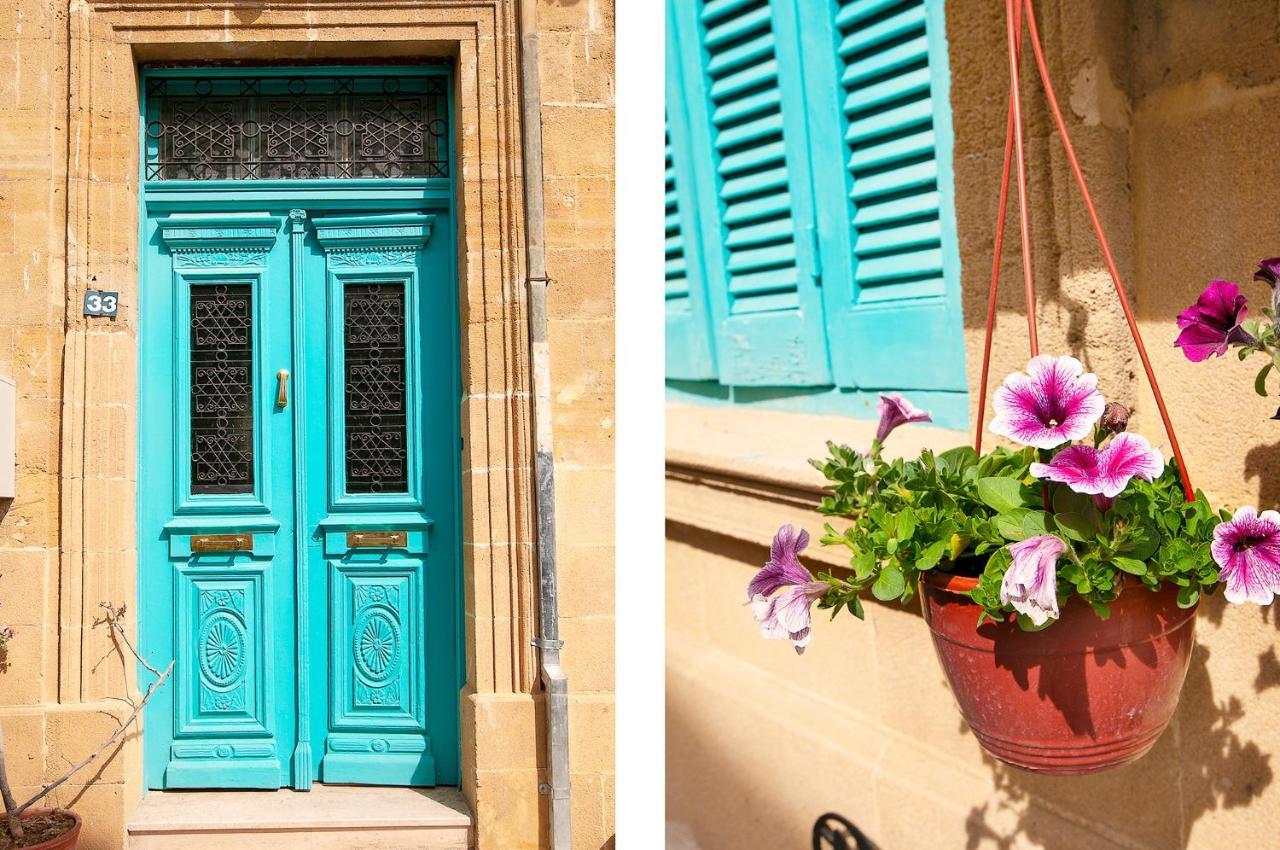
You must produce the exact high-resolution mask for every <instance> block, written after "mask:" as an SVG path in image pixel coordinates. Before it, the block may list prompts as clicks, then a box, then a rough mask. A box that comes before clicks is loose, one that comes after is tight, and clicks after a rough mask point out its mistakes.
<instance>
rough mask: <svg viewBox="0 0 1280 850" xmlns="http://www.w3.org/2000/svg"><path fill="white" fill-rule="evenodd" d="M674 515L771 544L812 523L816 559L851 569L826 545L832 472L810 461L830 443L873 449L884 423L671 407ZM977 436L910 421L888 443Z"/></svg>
mask: <svg viewBox="0 0 1280 850" xmlns="http://www.w3.org/2000/svg"><path fill="white" fill-rule="evenodd" d="M666 420H667V422H666V426H667V434H666V440H667V449H666V460H667V470H666V474H667V487H666V516H667V520H668V521H671V522H677V523H682V524H685V525H690V526H693V527H695V528H701V529H705V530H707V531H711V532H714V533H717V534H724V535H728V536H730V537H733V538H735V539H738V540H742V541H744V542H747V543H752V544H758V545H760V546H764V547H767V546H768V545H769V541H770V540H771V539H772V537H773V533H774V531H776V530H777V528H778V526H779V525H782V524H783V523H788V522H789V523H792V524H793V525H797V526H799V527H802V528H806V529H808V530H809V532H810V534H811V535H813V536H814V538H815V545H813V546H812V548H811V549H809V550H808V551H807V552H806V555H807V556H809V557H811V558H813V559H814V560H817V561H820V562H822V563H824V564H827V565H831V566H845V565H846V563H847V557H846V556H843V555H842V554H841V550H837V549H823V547H820V546H817V545H816V538H817V537H818V536H819V535H820V532H821V529H822V523H823V522H824V520H825V518H824V517H823V516H822V515H821V514H819V513H818V512H817V504H818V501H819V500H820V499H821V498H822V494H823V492H824V490H825V485H826V479H824V478H823V477H822V475H821V473H819V472H818V471H817V470H816V469H814V468H813V467H812V466H810V465H809V463H808V458H811V457H822V456H823V455H825V454H826V441H827V440H834V441H836V442H838V443H846V444H848V445H851V446H854V447H855V448H856V447H862V446H869V445H870V444H871V439H872V437H874V436H875V431H876V422H875V421H873V420H868V419H850V418H847V417H842V416H813V415H807V414H802V413H786V412H779V411H772V410H756V409H751V408H743V407H730V406H727V405H726V406H713V405H707V406H700V405H697V406H695V405H682V404H668V405H667V409H666ZM970 438H971V435H970V434H968V433H966V432H963V431H952V430H948V429H945V428H933V427H928V426H915V425H908V426H903V427H902V428H900V429H898V430H897V431H895V432H894V434H893V437H892V438H891V439H890V440H887V441H886V443H887V445H886V447H885V454H886V456H891V457H899V456H903V457H912V456H915V455H916V454H918V453H919V452H920V451H921V449H925V448H930V449H934V450H935V451H943V450H945V449H949V448H952V447H954V446H958V445H963V444H965V443H967V442H968V441H969V439H970Z"/></svg>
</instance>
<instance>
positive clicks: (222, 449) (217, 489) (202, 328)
mask: <svg viewBox="0 0 1280 850" xmlns="http://www.w3.org/2000/svg"><path fill="white" fill-rule="evenodd" d="M191 492H192V493H197V494H200V493H251V492H253V290H252V289H251V287H250V286H249V284H247V283H236V284H216V285H209V286H193V287H191Z"/></svg>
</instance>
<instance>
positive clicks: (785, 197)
mask: <svg viewBox="0 0 1280 850" xmlns="http://www.w3.org/2000/svg"><path fill="white" fill-rule="evenodd" d="M790 209H791V193H790V192H779V193H778V194H776V195H770V196H768V197H766V198H755V199H753V200H750V201H740V202H739V203H736V204H730V205H729V206H728V207H726V208H725V211H724V223H725V224H727V225H729V226H730V228H731V230H730V236H732V235H733V233H734V232H736V231H737V229H738V226H742V225H747V224H750V223H752V222H754V221H759V220H760V219H763V218H769V217H772V216H775V215H778V214H779V213H783V212H788V211H790Z"/></svg>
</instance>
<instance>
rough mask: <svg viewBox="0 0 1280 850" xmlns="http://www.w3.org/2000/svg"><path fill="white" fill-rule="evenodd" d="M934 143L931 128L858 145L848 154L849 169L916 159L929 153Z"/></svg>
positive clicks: (878, 166)
mask: <svg viewBox="0 0 1280 850" xmlns="http://www.w3.org/2000/svg"><path fill="white" fill-rule="evenodd" d="M935 144H936V139H935V138H934V135H933V130H932V128H931V129H928V130H925V131H924V132H922V133H912V134H911V135H909V136H901V137H899V138H896V139H890V140H889V141H887V142H880V143H879V144H873V145H867V146H866V147H860V148H858V149H857V150H856V151H854V152H853V153H852V154H851V155H850V156H849V170H850V171H852V172H854V173H855V174H856V173H858V172H863V171H869V170H871V169H873V168H880V167H882V166H885V165H889V164H891V163H894V162H899V161H901V160H904V159H918V158H919V157H922V156H925V155H926V154H929V153H931V152H932V151H933V147H934V145H935Z"/></svg>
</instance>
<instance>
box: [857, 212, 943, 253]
mask: <svg viewBox="0 0 1280 850" xmlns="http://www.w3.org/2000/svg"><path fill="white" fill-rule="evenodd" d="M941 240H942V223H941V222H939V221H938V220H937V219H936V218H935V219H933V220H932V221H922V222H919V223H918V224H904V225H901V226H899V227H890V228H887V229H885V230H871V231H867V232H865V233H859V234H858V238H857V240H856V241H855V242H854V245H853V251H854V253H855V254H857V255H858V256H859V257H866V256H868V255H871V254H884V253H889V252H896V251H905V250H909V249H913V248H921V247H925V246H936V245H938V244H939V243H940V242H941Z"/></svg>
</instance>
